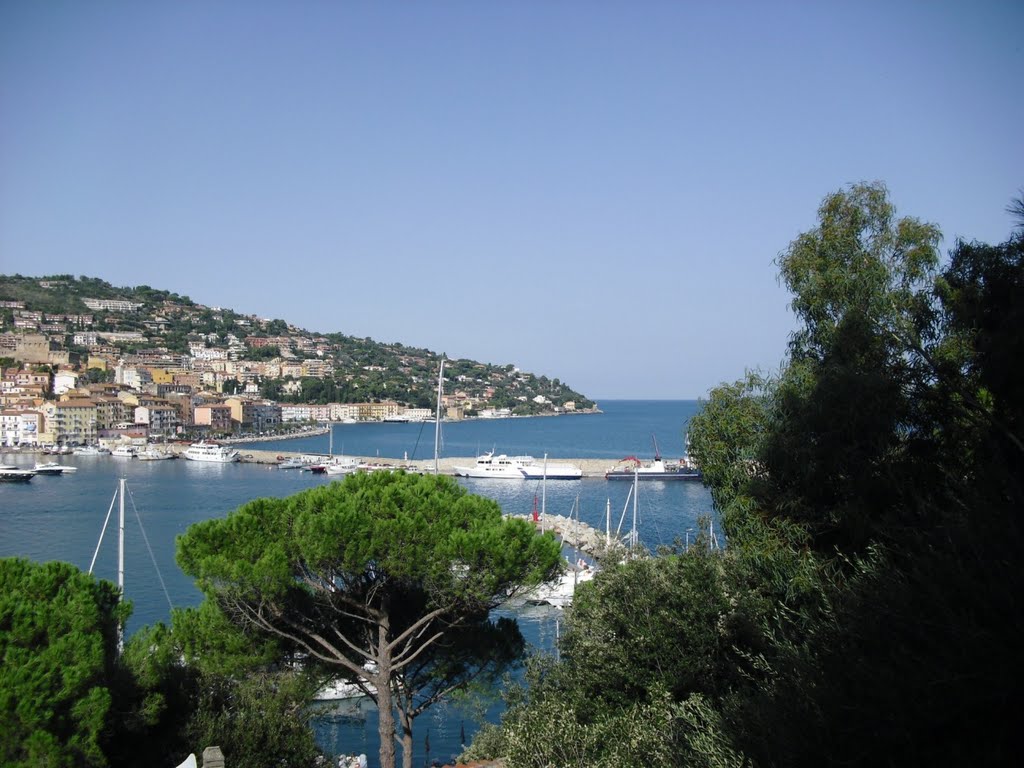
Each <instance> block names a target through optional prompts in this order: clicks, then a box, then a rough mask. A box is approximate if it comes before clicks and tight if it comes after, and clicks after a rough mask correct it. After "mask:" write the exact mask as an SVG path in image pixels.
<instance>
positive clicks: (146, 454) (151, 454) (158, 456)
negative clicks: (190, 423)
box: [138, 445, 178, 461]
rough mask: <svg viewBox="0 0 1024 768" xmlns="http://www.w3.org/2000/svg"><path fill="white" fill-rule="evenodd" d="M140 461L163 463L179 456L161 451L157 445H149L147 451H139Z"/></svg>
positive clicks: (171, 452)
mask: <svg viewBox="0 0 1024 768" xmlns="http://www.w3.org/2000/svg"><path fill="white" fill-rule="evenodd" d="M138 458H139V461H163V460H166V459H176V458H178V454H176V453H174V452H173V451H168V450H161V449H159V448H157V447H156V446H155V445H147V446H146V449H145V450H143V451H139V456H138Z"/></svg>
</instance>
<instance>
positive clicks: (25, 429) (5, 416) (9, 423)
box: [0, 410, 43, 448]
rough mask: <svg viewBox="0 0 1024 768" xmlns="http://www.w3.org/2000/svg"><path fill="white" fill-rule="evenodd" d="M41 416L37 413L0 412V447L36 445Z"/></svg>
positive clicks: (41, 424)
mask: <svg viewBox="0 0 1024 768" xmlns="http://www.w3.org/2000/svg"><path fill="white" fill-rule="evenodd" d="M42 431H43V414H41V413H39V412H38V411H13V410H12V411H0V445H4V446H7V447H8V448H12V447H14V446H15V445H38V444H39V433H40V432H42Z"/></svg>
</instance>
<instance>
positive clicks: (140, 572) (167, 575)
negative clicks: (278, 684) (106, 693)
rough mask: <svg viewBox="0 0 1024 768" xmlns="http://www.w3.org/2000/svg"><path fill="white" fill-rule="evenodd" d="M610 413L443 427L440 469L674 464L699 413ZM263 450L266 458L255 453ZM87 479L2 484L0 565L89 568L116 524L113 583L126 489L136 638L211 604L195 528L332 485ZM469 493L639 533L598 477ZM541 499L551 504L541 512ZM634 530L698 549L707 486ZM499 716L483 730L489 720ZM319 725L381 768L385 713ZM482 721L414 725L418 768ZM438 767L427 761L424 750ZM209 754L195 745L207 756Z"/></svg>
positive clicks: (538, 627)
mask: <svg viewBox="0 0 1024 768" xmlns="http://www.w3.org/2000/svg"><path fill="white" fill-rule="evenodd" d="M600 407H601V410H602V413H597V414H577V415H566V416H556V417H540V418H508V419H480V420H473V421H463V422H455V423H445V424H444V425H443V427H442V450H441V454H442V456H461V457H471V456H475V455H478V454H479V453H482V452H484V451H490V450H495V451H497V452H498V453H507V454H510V455H514V454H531V455H534V456H537V457H540V456H542V455H543V454H545V453H547V454H548V455H550V456H552V457H559V458H607V459H609V466H611V465H612V464H613V463H615V461H617V460H618V459H621V458H623V457H625V456H628V455H635V456H639V457H640V458H652V457H653V454H654V440H657V444H658V448H659V450H660V452H661V453H662V454H663V455H664V456H665V457H666V458H673V457H679V456H681V455H682V454H683V452H684V450H685V447H684V441H685V430H686V425H687V423H688V422H689V419H690V417H691V416H692V415H693V414H694V413H696V411H697V408H698V404H697V403H696V402H694V401H609V402H604V403H601V404H600ZM329 442H330V439H329V438H328V436H327V435H320V436H313V437H306V438H301V439H297V440H288V441H280V442H277V443H261V444H259V445H258V447H259V448H261V449H265V450H282V451H284V450H287V451H302V452H308V453H327V451H328V447H329ZM254 447H257V446H254ZM333 448H334V452H335V453H339V454H340V453H347V454H349V455H360V456H378V455H379V456H381V457H387V458H402V457H403V456H406V455H407V456H408V458H409V459H416V458H419V459H422V458H428V457H432V456H433V450H434V425H433V424H428V425H420V424H352V425H335V427H334V437H333ZM38 458H39V457H38V456H37V455H27V454H19V453H17V452H7V453H0V463H5V464H17V465H20V466H26V465H31V464H33V463H34V462H35V461H36V460H37V459H38ZM61 462H62V463H67V464H73V465H75V466H77V467H78V472H76V473H75V474H71V475H64V476H54V477H48V476H42V475H37V476H36V477H35V478H33V479H32V481H31V482H29V483H24V484H23V483H2V484H0V557H9V556H21V557H27V558H29V559H32V560H36V561H47V560H65V561H67V562H71V563H73V564H75V565H77V566H78V567H80V568H82V569H83V570H84V569H87V568H88V567H89V563H90V561H91V560H92V558H93V555H94V553H95V552H96V550H97V543H98V541H99V537H100V532H101V529H102V528H103V523H104V519H105V518H107V516H108V513H109V518H110V519H109V523H108V527H107V531H106V534H105V536H104V539H103V545H102V547H100V548H99V552H98V556H97V558H96V565H95V568H94V572H95V573H96V575H97V576H99V577H101V578H106V579H109V580H111V581H114V582H116V581H117V536H118V531H117V518H118V509H117V504H116V503H114V493H115V491H116V490H117V488H118V485H119V479H120V478H122V477H124V478H126V486H127V489H128V494H127V498H126V504H125V508H126V525H125V529H126V531H125V541H126V544H125V596H126V597H127V599H129V600H131V601H132V603H133V606H134V613H133V616H132V618H131V619H130V620H129V623H128V626H127V630H128V632H129V633H131V632H133V631H136V630H137V629H138V628H139V627H142V626H145V625H148V624H153V623H155V622H158V621H166V620H167V619H168V617H169V615H170V604H173V605H174V606H176V607H184V606H192V605H196V604H198V603H199V602H200V600H201V599H202V596H201V594H200V593H199V591H198V590H197V589H196V587H195V585H194V584H193V583H192V581H191V579H190V578H189V577H187V576H186V575H185V574H184V573H182V572H181V570H180V569H179V568H178V567H177V564H176V563H175V560H174V555H175V539H176V537H177V536H178V535H180V534H181V533H184V531H185V530H186V529H187V528H188V526H189V525H191V524H192V523H194V522H198V521H201V520H207V519H210V518H215V517H223V516H224V515H226V514H228V513H229V512H230V511H231V510H233V509H236V508H237V507H238V506H240V505H241V504H244V503H245V502H247V501H249V500H252V499H254V498H260V497H266V496H273V497H283V496H289V495H291V494H294V493H296V492H298V491H301V490H304V489H306V488H310V487H313V486H315V485H318V484H322V483H325V482H330V481H331V478H328V477H325V476H322V475H313V474H312V473H309V472H300V471H298V470H281V469H278V468H276V467H272V466H266V465H258V464H212V463H197V462H190V461H184V460H178V461H138V460H131V459H116V458H112V457H110V456H68V457H61ZM459 482H460V483H462V484H463V485H464V486H465V487H466V488H467V489H468V490H470V491H471V492H473V493H478V494H480V495H483V496H487V497H489V498H493V499H495V500H496V501H497V502H498V503H499V504H500V505H501V507H502V509H503V510H504V511H505V512H509V513H522V514H525V513H528V512H530V511H531V510H532V509H533V507H534V504H535V503H536V504H538V506H539V505H540V504H541V503H543V505H544V506H545V508H546V512H548V513H551V514H559V515H563V516H569V515H570V514H571V513H572V512H573V510H574V509H578V514H579V519H580V520H581V521H582V522H585V523H588V524H590V525H591V526H593V527H595V528H598V529H599V530H602V531H603V530H605V529H606V524H607V523H608V520H609V518H610V528H611V535H615V534H616V532H618V534H619V535H621V534H622V533H623V532H625V531H627V530H628V529H629V527H630V526H631V524H632V517H633V503H632V500H629V499H628V497H629V493H630V490H631V488H632V484H631V483H609V482H607V481H605V480H604V479H601V478H585V479H583V480H576V481H553V480H549V481H547V482H546V483H544V484H543V488H542V484H541V481H525V480H524V481H516V480H504V481H503V480H472V479H460V480H459ZM541 498H543V502H541ZM636 509H637V529H638V532H639V537H640V541H641V543H642V544H643V545H644V546H646V547H647V548H649V549H652V550H653V549H655V548H656V547H658V546H660V545H671V544H672V543H673V542H675V541H679V542H680V543H685V542H686V541H687V539H692V538H693V536H694V535H695V533H696V531H697V528H698V520H699V519H700V518H701V517H704V516H712V505H711V498H710V494H709V493H708V491H707V489H705V488H704V487H703V486H702V485H701V484H700V483H692V482H667V483H663V482H658V481H653V482H645V483H641V484H640V486H639V494H638V498H637V504H636ZM516 616H517V618H518V620H519V623H520V627H521V629H522V631H523V634H524V636H526V638H527V640H528V641H529V642H530V643H531V644H532V645H533V646H534V647H536V648H540V649H546V650H550V649H552V648H553V647H554V644H555V637H556V635H557V633H558V632H559V631H560V628H561V621H562V615H561V613H560V612H559V611H558V610H557V609H545V608H540V609H530V610H521V611H518V612H517V613H516ZM499 711H500V706H499V707H492V708H491V709H490V710H489V711H488V713H487V715H486V717H488V718H489V719H493V718H494V717H495V716H496V714H497V712H499ZM324 715H325V716H324V717H322V718H320V719H319V720H318V721H317V723H316V732H317V736H318V739H319V740H320V743H321V745H322V746H323V747H324V748H325V749H326V750H328V751H331V752H335V753H342V752H345V753H349V752H357V753H358V752H364V753H366V754H367V756H368V758H369V761H370V765H375V764H376V759H377V738H376V713H375V712H374V711H373V709H372V707H367V706H365V703H364V704H363V705H361V706H356V707H355V709H353V710H352V711H340V712H338V711H335V712H333V713H324ZM475 717H477V716H475V715H471V714H469V713H465V712H461V711H459V709H458V708H456V707H454V706H453V705H450V704H449V705H441V706H436V707H434V708H432V709H431V710H429V711H428V713H427V714H425V715H424V716H423V717H421V718H420V719H419V720H417V722H416V743H415V748H416V758H415V761H414V764H415V765H422V764H424V762H425V761H426V760H427V759H428V758H429V757H437V758H440V759H441V760H447V759H448V758H450V756H451V755H453V754H457V753H458V752H459V751H460V746H461V742H462V739H463V735H464V736H465V738H466V739H467V740H469V739H472V735H473V733H474V732H475V731H476V729H477V727H478V725H477V722H476V720H475ZM428 736H429V743H430V746H431V754H430V755H428V754H427V751H426V746H427V737H428ZM202 746H204V745H197V748H198V749H201V748H202Z"/></svg>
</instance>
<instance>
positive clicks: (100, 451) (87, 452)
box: [75, 445, 110, 456]
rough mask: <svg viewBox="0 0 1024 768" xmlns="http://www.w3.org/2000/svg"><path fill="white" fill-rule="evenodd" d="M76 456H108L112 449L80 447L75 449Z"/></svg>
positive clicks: (100, 446) (98, 446) (95, 446)
mask: <svg viewBox="0 0 1024 768" xmlns="http://www.w3.org/2000/svg"><path fill="white" fill-rule="evenodd" d="M75 454H76V455H78V456H107V455H109V454H110V449H109V448H104V447H103V446H102V445H80V446H78V447H77V448H75Z"/></svg>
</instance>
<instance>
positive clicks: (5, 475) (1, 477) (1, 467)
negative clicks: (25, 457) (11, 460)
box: [0, 464, 36, 483]
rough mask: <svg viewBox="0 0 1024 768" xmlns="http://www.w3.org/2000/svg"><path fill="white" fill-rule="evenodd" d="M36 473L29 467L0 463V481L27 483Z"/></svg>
mask: <svg viewBox="0 0 1024 768" xmlns="http://www.w3.org/2000/svg"><path fill="white" fill-rule="evenodd" d="M35 476H36V473H35V472H33V471H32V470H31V469H22V468H21V467H18V466H16V465H14V464H0V482H4V483H27V482H28V481H29V480H31V479H32V478H33V477H35Z"/></svg>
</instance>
